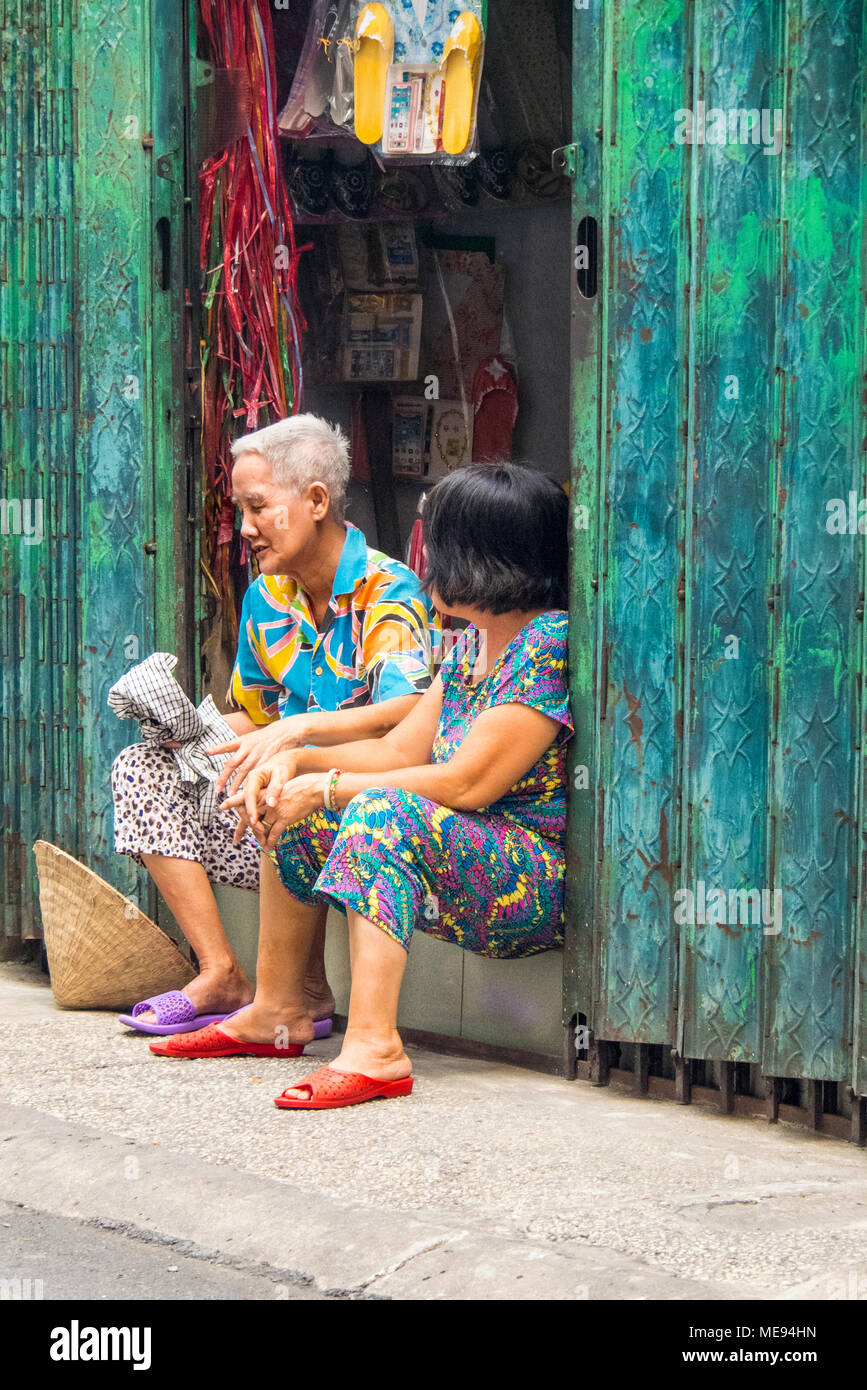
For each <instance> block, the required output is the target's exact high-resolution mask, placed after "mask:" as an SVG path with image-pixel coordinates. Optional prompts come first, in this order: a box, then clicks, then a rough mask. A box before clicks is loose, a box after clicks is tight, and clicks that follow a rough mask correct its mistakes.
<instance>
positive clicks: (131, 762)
mask: <svg viewBox="0 0 867 1390" xmlns="http://www.w3.org/2000/svg"><path fill="white" fill-rule="evenodd" d="M169 763H170V764H171V766H172V767H174V768H176V767H177V763H176V762H175V760H174V758H173V757H172V755H171V753H170V752H169V750H168V749H167V748H161V747H160V746H159V744H156V743H131V744H130V745H129V747H128V748H122V749H121V751H120V752H119V753H118V755H117V757H116V758H115V760H114V762H113V763H112V765H111V780H112V783H113V784H114V785H117V784H118V783H119V782H128V781H129V782H134V781H136V779H137V778H138V777H140V776H141V775H142V774H143V773H145V772H147V771H148V770H152V771H156V770H157V769H159V770H160V771H161V772H162V771H163V769H164V768H165V767H167V766H168V764H169Z"/></svg>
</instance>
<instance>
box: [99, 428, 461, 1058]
mask: <svg viewBox="0 0 867 1390" xmlns="http://www.w3.org/2000/svg"><path fill="white" fill-rule="evenodd" d="M232 454H233V458H234V467H233V471H232V488H233V496H234V500H235V504H236V506H237V507H238V509H239V511H240V515H241V535H242V536H243V538H244V539H245V540H246V542H247V544H248V546H249V548H250V551H251V552H252V554H253V555H254V556H255V558H256V562H257V565H258V569H259V576H258V578H257V579H256V580H255V581H254V582H253V583H252V584H251V585H250V587H249V588H248V590H247V592H246V594H245V596H244V603H243V609H242V613H241V622H240V629H239V638H238V653H237V658H236V661H235V667H234V671H233V674H232V682H231V687H230V692H229V696H230V700H231V703H232V704H233V706H234V707H235V711H234V712H233V713H230V714H229V715H228V716H227V719H228V723H229V724H230V725H231V727H232V728H233V730H234V731H235V733H236V734H237V735H238V738H237V741H236V742H235V743H233V744H226V745H222V746H221V747H220V748H219V749H216V748H215V749H214V750H213V751H222V752H226V751H228V752H230V753H231V757H230V759H229V761H228V763H227V765H226V768H225V769H224V772H223V776H222V778H221V785H222V786H225V785H227V784H228V785H229V787H230V788H231V787H232V786H233V785H234V786H240V785H241V783H242V782H243V779H244V778H245V777H246V775H247V774H248V773H249V772H250V771H252V769H254V768H256V767H258V766H259V765H260V764H261V763H262V762H263V761H264V760H266V759H270V758H273V757H274V756H275V754H279V753H282V752H285V751H287V750H289V749H293V748H301V747H306V746H310V745H318V746H328V745H331V744H343V743H346V742H351V741H353V740H355V739H369V738H379V737H381V736H382V735H384V734H386V733H388V732H389V731H390V730H391V729H393V728H394V727H395V726H396V725H397V724H398V723H399V722H400V721H401V720H402V719H403V718H404V716H405V715H406V714H407V713H408V712H409V711H410V710H411V709H412V708H413V707H414V705H415V704H416V702H417V700H418V699H419V697H420V695H421V693H422V692H423V691H424V690H425V689H427V687H428V686H429V685H430V684H431V681H432V679H433V671H434V657H435V651H436V647H437V644H438V640H439V632H438V626H437V619H436V615H435V612H434V609H433V606H432V604H431V601H430V599H429V598H428V596H427V595H426V594H424V593H423V592H422V590H421V587H420V584H419V581H418V579H417V578H416V576H415V575H414V574H413V573H412V571H411V570H409V569H408V568H407V567H406V566H405V565H403V564H401V563H400V562H399V561H397V560H392V559H390V558H389V557H388V556H386V555H383V554H382V553H381V552H380V551H377V550H374V549H372V548H371V547H370V546H368V545H367V544H366V542H365V538H364V536H363V534H362V533H361V531H359V530H358V529H357V528H356V527H354V526H352V525H350V524H349V523H348V522H347V521H346V520H345V517H344V506H345V496H346V488H347V484H348V481H349V471H350V463H349V449H348V444H347V440H346V438H345V436H344V435H343V434H342V433H341V431H340V430H339V429H338V428H336V427H335V426H333V425H330V424H328V423H327V422H326V421H325V420H321V419H319V418H318V417H316V416H314V415H295V416H292V417H290V418H289V419H287V420H281V421H279V422H278V423H277V424H274V425H269V426H267V427H266V428H265V429H261V430H258V431H256V433H255V434H249V435H246V436H244V438H242V439H239V440H238V441H237V442H236V443H235V445H234V446H233V449H232ZM233 779H234V780H233ZM112 790H113V794H114V805H115V849H116V850H117V852H118V853H120V854H128V855H130V856H132V857H133V858H134V859H136V860H137V861H138V862H139V863H140V864H143V865H144V867H145V868H146V869H147V870H148V872H149V873H150V875H151V877H152V878H153V880H154V882H155V883H156V885H157V887H158V889H159V890H160V892H161V893H162V895H163V897H164V899H165V901H166V902H167V903H168V906H169V908H170V909H171V911H172V913H173V914H174V916H175V918H176V920H177V922H178V924H179V926H180V927H181V929H182V931H183V932H184V934H185V936H186V937H187V940H188V941H189V942H190V945H191V946H192V948H193V950H194V951H195V953H196V958H197V961H198V966H199V974H198V975H197V977H196V978H195V979H194V980H193V981H192V982H191V983H190V984H189V985H188V986H187V987H186V989H185V990H184V991H183V992H178V991H172V992H171V993H169V994H167V995H160V996H157V997H156V998H154V999H149V1000H142V1001H141V1002H140V1004H137V1005H136V1006H135V1008H134V1010H133V1014H132V1017H131V1018H128V1019H126V1020H125V1021H127V1022H128V1023H129V1024H131V1025H132V1026H134V1027H136V1028H137V1029H139V1031H141V1032H146V1033H159V1034H168V1033H178V1032H186V1031H190V1030H192V1029H195V1028H200V1027H202V1026H204V1025H206V1024H208V1023H212V1022H216V1021H218V1020H220V1019H222V1018H225V1017H226V1016H227V1015H228V1014H230V1013H232V1012H234V1011H235V1010H237V1009H239V1008H241V1007H242V1006H243V1005H245V1004H247V1003H249V1002H250V1000H251V999H252V998H253V989H252V986H251V984H250V981H249V980H248V979H247V976H246V975H245V973H244V971H243V969H242V968H241V965H240V963H239V961H238V959H237V957H236V956H235V954H234V952H233V950H232V948H231V946H230V944H229V941H228V939H227V937H226V933H225V931H224V929H223V925H222V922H221V920H220V915H219V911H218V908H217V903H216V900H215V898H214V894H213V891H212V888H211V884H212V883H218V884H231V885H234V886H236V887H239V888H247V889H253V890H258V887H259V847H258V845H257V843H256V840H255V839H254V837H253V835H252V834H249V833H248V834H246V835H244V836H243V837H242V838H241V839H240V842H239V843H237V844H236V843H234V840H235V831H236V827H237V826H238V816H237V813H236V812H234V811H221V812H220V813H219V814H218V815H217V816H216V817H215V819H214V820H213V822H212V823H211V825H209V826H208V827H207V828H206V827H205V826H204V825H203V824H202V823H201V820H200V819H199V814H198V801H197V798H196V796H195V794H194V792H192V791H191V790H190V786H189V784H185V783H182V782H181V780H180V776H179V773H178V769H177V765H176V763H175V760H174V758H173V757H172V755H171V753H170V752H169V751H167V750H166V749H163V748H159V747H155V746H154V745H153V744H136V745H134V746H133V747H131V748H126V749H124V751H123V752H122V753H120V754H119V756H118V757H117V759H116V760H115V764H114V768H113V771H112ZM320 916H321V921H319V922H318V923H317V926H316V931H315V942H314V947H313V951H312V952H311V956H310V963H309V966H308V970H307V980H306V986H305V995H306V1000H307V1008H308V1011H309V1014H310V1017H311V1020H312V1021H313V1023H314V1025H318V1027H317V1035H318V1036H327V1032H328V1031H329V1024H328V1020H329V1019H330V1016H331V1013H332V1010H333V1008H334V998H333V995H332V994H331V991H330V989H329V986H328V981H327V979H326V976H325V964H324V940H325V906H324V905H323V906H322V909H321V912H320Z"/></svg>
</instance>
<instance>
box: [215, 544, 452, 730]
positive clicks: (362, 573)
mask: <svg viewBox="0 0 867 1390" xmlns="http://www.w3.org/2000/svg"><path fill="white" fill-rule="evenodd" d="M440 638H441V634H440V626H439V620H438V618H437V615H436V611H435V609H434V607H433V604H432V603H431V601H430V599H429V598H428V597H427V595H426V594H424V593H423V592H422V589H421V586H420V583H419V580H418V578H417V577H416V575H414V574H413V572H412V570H410V569H408V568H407V566H406V565H403V564H401V563H400V561H399V560H392V559H391V558H390V557H389V556H388V555H383V554H382V552H381V551H379V550H373V549H371V547H370V546H369V545H368V544H367V543H366V541H365V538H364V534H363V533H362V532H361V531H359V529H358V527H357V526H352V525H350V524H349V523H347V525H346V540H345V542H344V545H343V551H342V554H341V556H340V563H339V564H338V566H337V573H336V574H335V576H334V587H333V590H332V594H331V602H330V603H329V605H328V613H327V615H326V618H325V622H324V623H323V626H322V630H321V631H319V630H318V629H317V627H316V622H315V619H314V617H313V614H312V612H311V609H310V605H309V603H308V600H307V596H306V594H305V593H304V591H303V590H302V589H300V588H299V587H298V585H297V584H296V582H295V580H294V579H290V578H289V577H288V576H287V575H279V574H274V575H271V574H268V575H264V574H260V575H259V578H258V579H257V580H256V581H255V583H253V584H251V585H250V587H249V589H248V590H247V592H246V594H245V595H244V603H243V607H242V610H241V624H240V632H239V637H238V656H237V659H236V661H235V669H234V671H233V672H232V684H231V686H230V697H231V700H232V703H233V704H234V705H235V706H236V708H239V709H243V710H244V711H245V712H246V713H247V714H249V716H250V718H251V719H252V720H253V721H254V723H256V724H267V723H270V721H271V720H273V719H277V718H283V717H285V716H287V715H291V714H303V713H305V712H307V711H309V710H312V711H322V710H325V711H329V712H333V711H335V710H339V709H350V708H352V707H354V706H356V705H367V704H370V703H373V704H379V703H380V702H381V701H382V700H392V699H394V698H395V697H396V696H399V695H417V694H420V693H421V692H422V691H423V690H425V689H426V688H427V687H428V686H429V685H430V683H431V681H432V679H433V671H434V663H435V660H436V658H437V656H438V653H439V644H440Z"/></svg>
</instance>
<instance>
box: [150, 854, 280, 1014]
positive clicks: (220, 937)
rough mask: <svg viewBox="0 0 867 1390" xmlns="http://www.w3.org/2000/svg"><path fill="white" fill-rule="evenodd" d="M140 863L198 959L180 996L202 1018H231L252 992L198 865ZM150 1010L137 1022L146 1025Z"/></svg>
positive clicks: (153, 859)
mask: <svg viewBox="0 0 867 1390" xmlns="http://www.w3.org/2000/svg"><path fill="white" fill-rule="evenodd" d="M141 858H142V863H143V864H144V866H145V868H146V869H147V871H148V873H149V874H150V876H151V878H152V879H153V881H154V883H155V884H156V886H157V888H158V889H159V890H160V892H161V893H162V895H163V897H164V898H165V900H166V903H167V904H168V906H169V908H170V909H171V911H172V914H173V916H174V918H175V921H176V922H177V924H178V926H179V927H180V929H181V931H182V932H183V933H184V936H185V937H186V938H187V940H188V941H189V943H190V945H191V946H192V948H193V950H194V951H195V953H196V959H197V960H198V962H199V973H198V975H197V976H196V978H195V979H194V980H192V981H191V982H190V983H189V984H188V985H185V986H184V993H185V994H186V995H188V997H189V998H190V999H191V1000H192V1002H193V1003H194V1004H195V1006H196V1008H197V1010H198V1011H199V1012H200V1013H230V1012H231V1011H232V1010H233V1009H240V1008H241V1007H242V1005H244V1004H246V1003H248V1002H249V1000H250V999H252V997H253V986H252V985H251V983H250V981H249V980H248V979H247V976H246V975H245V974H244V971H243V970H242V968H241V963H240V961H239V960H238V958H237V956H236V955H235V953H234V951H233V950H232V948H231V946H230V945H229V942H228V939H227V937H226V933H225V931H224V930H223V924H222V922H221V921H220V914H219V911H218V910H217V902H216V899H215V897H214V893H213V889H212V888H211V885H210V883H209V881H208V875H207V874H206V873H205V870H204V869H203V868H202V865H201V864H199V863H197V862H196V861H195V860H193V859H169V858H168V857H166V856H165V855H162V854H143V855H142V856H141ZM152 1017H153V1015H152V1014H151V1013H150V1010H148V1013H147V1014H142V1015H141V1019H142V1020H143V1021H144V1022H148V1021H149V1020H150V1019H152Z"/></svg>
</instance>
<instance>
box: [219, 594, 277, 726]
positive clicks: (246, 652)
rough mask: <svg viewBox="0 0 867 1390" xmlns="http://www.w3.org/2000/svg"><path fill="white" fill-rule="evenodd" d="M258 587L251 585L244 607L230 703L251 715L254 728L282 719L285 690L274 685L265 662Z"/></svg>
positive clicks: (230, 687) (242, 608) (274, 682)
mask: <svg viewBox="0 0 867 1390" xmlns="http://www.w3.org/2000/svg"><path fill="white" fill-rule="evenodd" d="M257 587H258V586H257V584H251V585H250V587H249V589H248V590H247V592H246V593H245V595H244V602H243V604H242V606H241V622H240V624H239V627H238V654H237V656H236V657H235V665H234V668H233V670H232V682H231V685H230V686H229V699H230V702H231V704H233V705H234V706H235V708H236V709H241V710H243V711H244V713H245V714H249V716H250V718H251V719H252V720H253V723H254V724H270V723H271V722H272V721H273V720H275V719H277V718H279V715H280V707H279V703H278V701H279V697H280V695H281V694H282V693H283V687H282V685H280V683H279V681H275V679H274V677H273V675H272V674H271V672H270V671H269V670H268V667H267V666H266V665H265V662H264V660H263V656H262V651H261V638H260V636H259V625H258V623H257V621H256V616H255V612H256V600H257Z"/></svg>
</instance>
